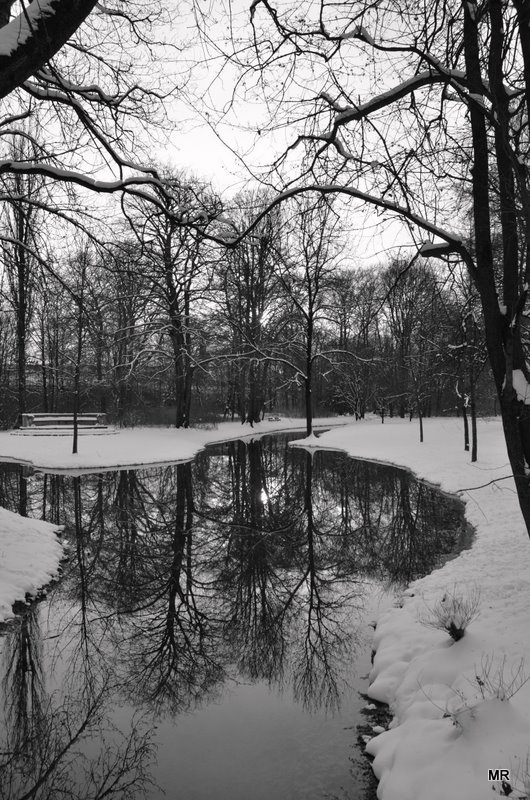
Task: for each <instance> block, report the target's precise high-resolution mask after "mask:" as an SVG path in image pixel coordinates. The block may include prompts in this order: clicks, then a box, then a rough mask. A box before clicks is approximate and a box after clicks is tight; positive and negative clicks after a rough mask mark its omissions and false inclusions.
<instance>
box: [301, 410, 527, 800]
mask: <svg viewBox="0 0 530 800" xmlns="http://www.w3.org/2000/svg"><path fill="white" fill-rule="evenodd" d="M424 424H425V442H424V444H420V443H419V440H418V429H417V422H415V421H413V422H412V423H409V422H408V421H404V420H387V421H386V422H385V424H384V425H382V424H381V422H380V421H377V420H375V419H373V420H366V421H363V422H359V423H354V424H353V425H351V426H348V427H347V428H342V429H340V430H332V431H329V432H327V433H324V434H322V435H321V437H320V440H319V444H320V445H321V446H323V447H326V448H333V449H340V450H344V451H346V452H347V453H349V454H350V455H352V456H358V457H362V458H368V459H370V460H381V461H385V462H387V463H393V464H400V465H404V466H407V467H410V468H411V469H412V470H414V472H415V473H416V474H417V475H419V476H421V477H424V478H426V479H428V480H429V481H432V482H433V483H436V484H439V485H440V486H441V487H442V488H443V489H444V490H447V491H449V492H454V493H458V494H460V496H461V497H462V499H463V500H464V501H465V503H466V516H467V518H468V520H469V521H470V522H471V523H472V525H473V526H474V527H475V528H476V531H477V536H476V540H475V542H474V544H473V547H472V548H471V549H470V550H468V551H465V552H463V553H462V554H461V555H460V556H459V557H458V558H456V559H455V560H453V561H449V562H448V563H447V564H446V565H445V566H444V567H442V568H441V569H439V570H436V571H435V572H433V573H432V574H431V575H429V576H427V577H425V578H422V579H420V580H417V581H415V582H414V583H412V584H411V586H410V587H409V589H408V590H407V592H406V593H405V596H404V597H403V607H402V608H391V609H389V610H387V611H385V612H383V614H382V615H381V617H380V619H379V620H378V624H377V629H376V632H375V644H374V646H375V648H376V656H375V660H374V666H373V669H372V672H371V675H370V682H371V685H370V690H369V694H370V696H371V697H373V698H375V699H378V700H381V701H384V702H386V703H388V704H389V705H390V707H391V710H392V713H393V714H394V719H393V722H392V723H391V727H390V729H389V730H388V731H387V732H384V733H382V734H380V735H378V736H376V737H374V738H373V739H372V740H371V741H370V742H369V743H368V748H367V749H368V752H370V753H371V754H372V755H374V756H375V760H374V771H375V773H376V775H377V777H378V778H379V779H380V784H379V787H378V797H379V798H381V800H453V798H454V800H460V798H462V800H485V798H487V797H495V795H494V794H493V793H492V791H491V790H492V788H493V789H495V791H496V792H498V793H499V794H501V791H502V784H501V777H503V778H506V775H503V776H501V774H500V773H498V774H497V775H496V776H495V774H493V775H489V774H488V770H490V769H492V770H497V769H506V770H509V783H510V786H511V787H512V788H513V789H514V791H513V794H512V795H511V797H512V798H514V797H516V798H520V797H527V796H530V795H529V794H528V792H530V782H529V778H530V764H529V762H528V759H529V754H530V682H528V683H525V679H526V678H527V677H529V676H530V636H529V615H530V541H529V540H528V536H527V533H526V530H525V527H524V524H523V521H522V517H521V514H520V512H519V508H518V504H517V498H516V495H515V489H514V485H513V481H512V479H511V478H510V467H509V464H508V458H507V454H506V448H505V446H504V441H503V437H502V429H501V423H500V421H499V420H484V421H480V422H479V428H478V431H479V439H478V447H479V451H478V452H479V460H478V462H477V463H476V464H471V463H470V461H469V453H465V452H464V449H463V431H462V424H461V423H459V422H458V421H457V420H454V419H436V420H425V423H424ZM301 443H302V444H303V441H302V442H301ZM311 444H313V443H312V442H311ZM474 587H478V588H479V590H480V599H479V616H478V617H477V618H476V619H475V620H473V621H471V623H470V624H469V627H468V630H467V632H466V634H465V635H464V637H463V638H462V639H461V640H460V641H457V642H454V641H453V640H452V639H451V638H450V637H449V635H448V634H447V633H445V632H442V631H439V630H435V629H432V628H430V627H427V626H426V625H425V624H422V622H421V621H420V620H422V619H424V620H425V619H427V620H428V619H429V618H431V617H432V609H433V608H434V607H436V605H437V604H438V603H440V602H441V601H442V598H444V597H445V600H444V601H443V602H448V601H449V602H450V595H455V594H456V595H459V596H461V597H462V598H464V599H465V598H468V597H470V595H471V594H472V592H473V588H474ZM514 692H515V694H513V693H514ZM512 694H513V696H511V695H512ZM495 777H496V778H497V780H495V781H494V780H489V778H495ZM502 793H503V792H502ZM503 795H504V793H503ZM497 796H498V795H497Z"/></svg>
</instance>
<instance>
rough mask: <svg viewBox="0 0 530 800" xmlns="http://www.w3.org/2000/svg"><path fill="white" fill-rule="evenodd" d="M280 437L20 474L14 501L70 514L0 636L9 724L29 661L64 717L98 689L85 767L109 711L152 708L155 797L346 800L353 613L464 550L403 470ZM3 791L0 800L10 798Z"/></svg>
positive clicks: (12, 479)
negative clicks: (119, 467)
mask: <svg viewBox="0 0 530 800" xmlns="http://www.w3.org/2000/svg"><path fill="white" fill-rule="evenodd" d="M288 438H289V437H276V438H267V439H266V440H264V441H259V440H254V441H252V442H250V443H248V444H247V445H243V444H242V443H241V442H233V443H228V444H224V445H219V446H217V447H215V448H209V449H208V450H207V451H206V452H204V453H201V454H200V455H199V456H198V458H197V459H196V461H195V462H194V463H193V464H190V463H188V464H181V465H178V466H176V467H172V468H168V467H164V468H159V469H150V470H146V471H137V472H134V471H124V472H121V473H106V474H105V475H104V476H101V477H100V478H98V477H97V476H85V477H83V478H81V479H75V480H73V479H71V478H68V477H60V478H57V477H52V476H49V475H48V476H45V477H42V478H40V479H39V481H33V482H30V484H29V494H28V498H27V504H28V511H29V512H31V514H32V515H34V516H40V515H41V514H42V512H43V511H44V510H45V511H46V515H47V517H48V518H49V519H52V520H54V521H59V522H65V523H66V524H67V526H68V527H69V528H70V530H71V534H72V535H71V543H72V556H71V560H70V563H69V565H68V566H67V569H66V574H65V577H64V579H63V581H62V582H61V584H59V585H58V587H57V588H56V589H55V590H53V591H52V592H51V594H50V598H49V601H47V602H46V603H42V604H41V605H40V606H38V607H37V608H35V609H34V610H33V611H32V612H31V614H30V615H28V617H27V618H26V622H25V623H24V624H22V625H20V626H18V627H15V628H14V629H13V631H12V632H11V633H10V634H9V637H6V638H4V639H3V640H0V647H2V650H3V653H2V664H1V668H2V670H3V680H4V691H5V692H6V694H7V696H8V697H11V698H12V697H19V698H20V705H19V707H18V711H17V712H16V713H15V712H14V711H13V713H12V715H11V718H10V719H11V722H12V724H13V725H14V724H15V723H16V719H15V717H16V714H17V713H18V715H19V722H20V720H21V719H22V716H23V715H24V714H25V715H26V716H28V709H30V705H29V704H28V702H27V700H28V697H29V695H28V691H29V689H28V683H27V679H26V678H24V677H23V676H24V675H26V676H27V673H28V663H30V662H29V661H28V655H31V656H32V658H34V660H35V663H37V662H39V663H42V670H43V673H44V676H45V689H46V692H48V693H50V692H53V691H54V690H56V691H57V694H56V696H55V697H54V701H53V702H54V703H55V705H56V706H59V707H60V706H61V704H62V705H63V707H64V708H66V712H67V713H68V714H69V719H70V718H75V720H74V721H77V724H79V720H81V719H82V716H83V709H84V708H85V706H86V702H87V698H88V699H90V698H91V697H92V696H93V695H94V694H97V692H98V691H99V689H100V688H101V686H102V685H103V684H104V683H105V682H107V684H108V685H107V687H106V688H105V690H104V691H103V693H102V696H101V708H100V709H99V710H98V716H97V719H96V721H95V723H94V724H91V726H89V727H88V729H87V733H88V734H89V735H88V741H87V742H84V743H83V744H82V745H80V746H79V747H80V750H81V751H82V752H83V753H85V754H86V755H87V756H89V757H90V759H92V760H93V759H95V758H96V754H97V750H98V743H99V742H100V740H101V731H102V730H103V729H106V730H107V734H106V736H107V740H105V741H110V742H111V743H112V741H115V742H118V743H119V745H120V746H122V747H123V746H125V745H126V742H123V741H122V740H121V739H120V738H119V737H118V736H117V734H114V733H109V732H108V731H109V725H110V724H111V723H112V722H113V723H114V724H116V725H117V727H118V728H119V729H121V730H122V731H123V733H124V734H125V735H128V732H129V730H130V724H131V720H132V718H133V716H134V714H138V713H140V712H142V713H145V714H146V715H147V716H146V718H144V719H142V720H141V722H138V725H139V737H138V739H137V740H136V744H135V746H136V747H137V748H140V746H141V742H142V741H145V740H143V739H142V736H143V733H142V732H143V731H144V730H147V729H148V728H149V727H152V725H153V724H156V730H154V731H153V736H154V744H155V746H156V756H157V761H158V766H157V767H156V769H155V777H156V780H157V781H158V783H159V784H160V785H161V786H162V787H163V788H164V789H165V790H166V792H167V796H168V797H170V798H175V800H176V799H177V798H182V800H210V798H214V797H215V798H219V799H220V800H225V798H226V800H239V798H241V800H243V798H244V799H245V800H247V798H249V797H252V798H255V799H256V800H277V798H282V800H298V799H299V798H300V800H301V799H302V798H304V800H317V798H318V800H320V799H321V798H323V797H324V796H326V793H327V796H329V797H334V796H336V797H339V798H341V800H345V798H356V799H357V800H361V796H362V794H361V789H360V787H361V786H362V785H363V779H362V772H363V769H365V768H366V763H365V761H364V760H363V758H362V756H361V755H360V754H359V752H358V750H357V748H356V746H355V745H356V731H355V725H356V721H358V720H359V710H360V707H361V706H362V705H363V701H362V700H361V699H360V697H359V696H358V694H357V691H356V689H358V690H365V689H366V680H362V679H361V678H360V675H364V674H365V673H367V672H368V670H369V663H368V661H369V650H370V639H371V634H372V632H371V629H370V628H369V627H368V626H367V624H366V621H370V620H371V619H372V617H373V610H372V609H371V608H370V610H366V609H365V610H364V612H363V613H364V616H362V608H363V606H365V605H366V604H368V606H369V607H371V605H372V604H373V603H375V601H376V598H377V597H378V596H379V592H380V588H379V587H380V586H381V585H382V583H386V582H388V581H394V582H397V583H403V582H406V581H407V580H409V579H410V578H411V577H414V576H416V575H418V574H421V573H422V572H425V571H428V570H430V569H432V568H433V567H434V566H435V565H436V564H437V563H439V562H440V559H441V558H444V557H446V556H447V554H448V553H450V552H451V551H452V550H454V549H455V547H459V546H462V541H460V540H461V534H462V516H461V511H460V510H459V508H458V507H457V506H456V505H455V503H454V502H453V501H451V500H449V499H447V498H442V497H440V496H438V495H436V493H434V492H433V490H432V489H431V488H430V487H426V486H425V485H424V484H418V483H416V482H415V481H413V480H412V479H411V478H410V476H409V475H408V474H406V473H403V472H399V471H396V470H392V469H390V468H387V467H377V466H375V465H373V464H371V465H367V464H363V463H362V462H354V461H352V460H350V459H347V458H346V457H345V456H342V455H340V454H336V453H329V452H326V453H319V454H317V455H316V456H315V457H313V458H312V457H311V456H309V455H308V454H307V453H305V452H300V451H296V450H293V449H291V448H287V450H286V448H285V446H284V443H285V441H286V440H287V439H288ZM20 477H21V475H20V471H19V470H18V469H17V468H15V467H10V468H8V469H6V471H5V472H3V473H2V474H0V491H1V494H2V497H0V500H3V501H4V504H7V503H5V501H6V500H7V499H8V498H10V500H11V502H12V503H13V504H15V506H16V504H18V503H19V502H20V498H19V496H18V495H17V487H18V483H17V482H18V481H19V479H20ZM21 497H22V495H21ZM76 519H77V520H78V523H77V524H78V525H79V520H81V529H80V532H79V535H78V536H77V537H76V536H75V535H74V532H75V520H76ZM37 617H38V619H39V621H40V625H39V626H37V624H36V621H37ZM32 619H33V620H35V622H34V623H32V624H30V621H31V620H32ZM363 620H364V621H363ZM8 650H9V653H8ZM41 650H42V652H41ZM8 657H9V659H10V663H11V664H12V665H13V664H15V665H17V668H18V672H17V671H16V670H15V669H14V668H13V667H12V666H11V667H10V668H9V669H8V668H7V666H6V665H7V661H8ZM39 660H41V662H40V661H39ZM17 692H18V695H17ZM63 697H64V699H62V698H63ZM24 704H25V706H24ZM83 704H84V705H83ZM23 709H25V710H23ZM66 712H65V713H66ZM21 715H22V716H21ZM30 716H31V715H30ZM135 718H136V719H138V718H137V717H135ZM0 719H1V718H0ZM50 719H51V714H48V717H47V718H46V720H45V722H46V724H50V725H51V724H52V723H51V722H50ZM70 722H71V719H70ZM19 729H20V725H19ZM54 735H55V734H53V731H52V729H51V728H50V729H49V730H48V736H49V737H51V739H50V741H53V736H54ZM109 737H110V740H109ZM105 747H107V744H105ZM109 747H111V744H109ZM0 749H4V748H3V747H2V748H0ZM139 752H140V753H141V749H140V751H139ZM141 755H142V754H141ZM48 757H49V756H48ZM72 757H73V756H72ZM42 758H44V756H42ZM142 758H143V759H144V762H145V764H148V763H150V761H151V760H152V759H151V756H150V754H149V753H144V754H143V755H142ZM142 763H143V762H142ZM77 768H78V767H77V766H76V765H75V764H74V761H72V763H71V769H70V772H72V770H73V771H74V772H75V770H76V769H77ZM65 774H66V775H67V776H68V769H67V770H66V773H65ZM65 780H66V778H65ZM72 780H73V778H72ZM0 786H2V788H0V800H17V798H18V795H17V793H16V792H15V791H14V790H10V789H9V788H8V789H6V788H5V787H6V786H7V784H6V783H5V781H4V783H3V784H2V781H0ZM341 787H343V788H344V791H343V790H342V788H341ZM71 796H72V798H73V797H75V794H71ZM79 796H80V798H81V797H83V800H86V798H85V797H84V796H83V794H82V793H81V794H80V795H79ZM142 796H143V795H142V794H141V793H138V792H133V793H131V794H130V795H127V794H126V793H125V794H123V796H122V797H121V800H127V798H129V797H130V798H131V800H137V799H138V800H139V798H140V797H142ZM147 796H148V798H149V800H159V798H161V797H162V796H163V795H162V794H160V792H159V791H158V790H155V789H150V790H149V791H148V793H147ZM87 797H88V795H87Z"/></svg>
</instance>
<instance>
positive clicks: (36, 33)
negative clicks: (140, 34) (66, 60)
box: [0, 0, 96, 97]
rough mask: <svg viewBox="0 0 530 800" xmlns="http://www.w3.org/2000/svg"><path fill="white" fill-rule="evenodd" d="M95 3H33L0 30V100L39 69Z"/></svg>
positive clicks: (88, 0)
mask: <svg viewBox="0 0 530 800" xmlns="http://www.w3.org/2000/svg"><path fill="white" fill-rule="evenodd" d="M95 5H96V0H33V2H32V3H30V4H29V6H27V8H24V9H23V11H22V12H21V14H19V16H18V17H16V18H15V19H13V20H12V21H11V22H9V24H8V25H5V26H4V27H3V28H1V29H0V97H5V96H6V95H8V94H9V93H10V92H12V91H13V90H14V89H16V87H17V86H20V84H21V83H23V82H24V81H25V80H27V79H28V78H29V77H30V76H31V75H33V74H34V73H35V72H37V70H39V69H40V68H41V67H42V66H43V65H44V64H46V62H47V61H49V59H50V58H52V57H53V56H54V55H55V54H56V53H57V51H58V50H60V48H61V47H62V46H63V45H64V44H65V43H66V42H67V41H68V39H69V38H70V36H72V34H73V33H74V32H75V31H76V30H77V29H78V28H79V26H80V25H81V23H82V22H83V21H84V20H85V19H86V17H87V16H88V15H89V14H90V12H91V11H92V9H93V8H94V6H95Z"/></svg>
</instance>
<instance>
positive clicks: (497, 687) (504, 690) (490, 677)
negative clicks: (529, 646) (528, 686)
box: [471, 656, 529, 700]
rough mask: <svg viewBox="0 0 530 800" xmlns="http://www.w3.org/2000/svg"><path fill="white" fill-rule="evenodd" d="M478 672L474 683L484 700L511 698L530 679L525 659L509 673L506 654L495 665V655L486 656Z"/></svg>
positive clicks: (513, 666)
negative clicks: (526, 670) (525, 666)
mask: <svg viewBox="0 0 530 800" xmlns="http://www.w3.org/2000/svg"><path fill="white" fill-rule="evenodd" d="M478 672H479V670H477V674H476V675H475V678H474V680H473V681H471V683H472V685H474V686H477V687H478V690H479V692H480V695H481V697H482V699H483V700H492V699H494V698H497V699H498V700H510V699H511V698H512V697H513V696H514V694H517V692H518V691H519V689H521V688H522V687H523V686H524V685H525V683H526V682H527V681H528V680H529V677H528V676H527V675H526V672H525V668H524V659H523V658H522V659H521V660H520V661H518V662H517V664H514V665H512V667H511V669H510V671H509V674H508V673H507V669H506V656H504V657H503V658H502V661H501V662H500V663H499V664H497V665H495V663H494V659H493V656H484V658H483V659H482V662H481V669H480V674H478Z"/></svg>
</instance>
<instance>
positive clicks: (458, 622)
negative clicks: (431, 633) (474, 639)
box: [420, 587, 480, 642]
mask: <svg viewBox="0 0 530 800" xmlns="http://www.w3.org/2000/svg"><path fill="white" fill-rule="evenodd" d="M479 602H480V591H479V590H478V589H477V588H476V587H475V588H474V589H472V591H471V592H469V593H467V594H463V593H462V592H459V591H457V589H456V587H455V588H454V589H453V591H452V592H446V593H445V594H444V596H443V597H442V599H441V600H439V601H438V602H437V603H436V604H435V605H434V606H432V608H429V607H428V613H427V614H425V615H424V616H422V617H421V618H420V622H421V623H422V624H423V625H427V626H428V627H429V628H435V629H436V630H440V631H447V633H448V634H449V636H450V637H451V639H453V641H455V642H458V641H459V640H460V639H461V638H462V637H463V635H464V633H465V632H466V628H467V627H468V626H469V624H470V622H472V621H473V620H474V619H475V618H476V617H477V616H478V613H479V610H478V607H479Z"/></svg>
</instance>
